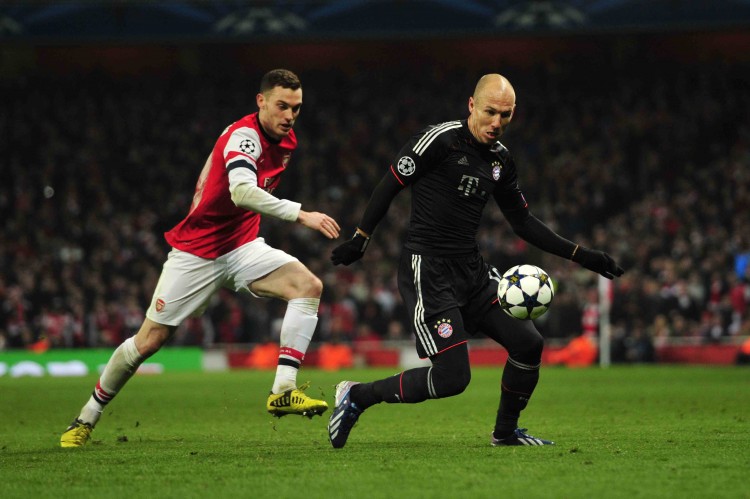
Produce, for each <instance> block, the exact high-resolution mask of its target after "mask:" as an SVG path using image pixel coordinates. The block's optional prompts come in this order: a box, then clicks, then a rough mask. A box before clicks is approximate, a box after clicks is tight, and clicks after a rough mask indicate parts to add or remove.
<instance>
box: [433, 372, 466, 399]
mask: <svg viewBox="0 0 750 499" xmlns="http://www.w3.org/2000/svg"><path fill="white" fill-rule="evenodd" d="M470 382H471V369H470V368H469V366H468V364H467V365H466V366H462V367H461V368H460V369H453V370H451V371H450V372H446V371H444V370H439V369H438V370H437V372H436V370H435V368H434V367H433V370H432V384H433V387H434V389H435V395H437V397H438V398H443V397H452V396H454V395H458V394H460V393H463V391H464V390H466V387H467V386H469V383H470Z"/></svg>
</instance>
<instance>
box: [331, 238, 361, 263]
mask: <svg viewBox="0 0 750 499" xmlns="http://www.w3.org/2000/svg"><path fill="white" fill-rule="evenodd" d="M369 242H370V238H369V237H365V236H363V235H362V234H360V233H359V232H355V233H354V237H352V238H351V239H349V240H348V241H347V242H345V243H343V244H339V245H338V246H336V247H335V248H333V251H331V261H332V262H333V264H334V265H339V264H341V263H343V264H344V265H349V264H350V263H354V262H356V261H357V260H359V259H360V258H362V255H364V254H365V249H367V243H369Z"/></svg>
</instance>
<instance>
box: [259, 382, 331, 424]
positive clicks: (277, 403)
mask: <svg viewBox="0 0 750 499" xmlns="http://www.w3.org/2000/svg"><path fill="white" fill-rule="evenodd" d="M309 386H310V383H309V382H308V383H305V384H304V385H302V386H300V387H298V388H290V389H289V390H286V391H285V392H283V393H276V394H274V393H271V394H270V395H269V396H268V401H267V402H266V408H267V409H268V412H270V413H271V414H273V415H274V416H276V417H277V418H280V417H282V416H286V415H287V414H299V415H300V416H307V417H308V418H310V419H312V417H313V416H315V415H321V414H323V413H324V412H326V410H327V409H328V403H327V402H326V401H325V400H316V399H314V398H310V397H308V396H307V395H305V393H304V390H306V389H307V388H308V387H309Z"/></svg>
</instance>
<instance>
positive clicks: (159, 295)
mask: <svg viewBox="0 0 750 499" xmlns="http://www.w3.org/2000/svg"><path fill="white" fill-rule="evenodd" d="M296 261H298V260H297V259H296V258H295V257H293V256H291V255H289V254H287V253H285V252H283V251H281V250H279V249H276V248H272V247H271V246H269V245H267V244H266V243H265V241H264V240H263V238H262V237H259V238H257V239H255V240H254V241H251V242H249V243H247V244H243V245H242V246H240V247H239V248H237V249H235V250H232V251H230V252H229V253H227V254H226V255H222V256H220V257H219V258H216V259H215V260H210V259H206V258H201V257H199V256H195V255H192V254H190V253H187V252H185V251H180V250H178V249H174V248H173V249H172V251H170V252H169V255H167V261H166V262H164V267H163V268H162V271H161V276H160V277H159V282H158V283H157V284H156V290H155V291H154V296H153V298H152V299H151V305H150V306H149V307H148V310H146V317H148V318H149V319H151V320H152V321H154V322H157V323H159V324H164V325H166V326H179V325H180V324H181V323H182V321H184V320H185V319H187V318H188V317H198V316H200V315H202V314H203V312H205V311H206V307H207V306H208V302H209V300H210V299H211V297H212V296H213V295H214V293H216V291H218V290H219V288H229V289H233V290H235V291H244V292H246V293H250V294H252V293H251V292H250V289H249V287H250V284H251V283H252V282H253V281H257V280H258V279H260V278H262V277H265V276H267V275H268V274H270V273H271V272H273V271H274V270H276V269H278V268H279V267H281V266H282V265H286V264H287V263H290V262H296Z"/></svg>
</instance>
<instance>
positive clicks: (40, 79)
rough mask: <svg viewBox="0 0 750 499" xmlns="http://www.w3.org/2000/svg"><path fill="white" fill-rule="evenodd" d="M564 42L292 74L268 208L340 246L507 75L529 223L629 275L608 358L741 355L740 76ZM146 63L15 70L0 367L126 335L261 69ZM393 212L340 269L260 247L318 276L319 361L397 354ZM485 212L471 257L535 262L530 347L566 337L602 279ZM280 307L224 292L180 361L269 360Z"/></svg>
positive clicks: (717, 66) (744, 210) (198, 56)
mask: <svg viewBox="0 0 750 499" xmlns="http://www.w3.org/2000/svg"><path fill="white" fill-rule="evenodd" d="M688 39H689V36H688V35H685V36H684V37H683V38H682V40H683V43H685V42H686V40H688ZM574 42H575V45H576V46H577V47H578V49H577V51H573V52H570V53H567V54H566V53H560V52H556V51H554V49H552V48H551V49H550V53H551V54H554V56H553V57H537V58H536V59H535V60H534V61H524V60H523V57H522V56H517V57H516V58H515V59H510V60H508V61H507V62H506V61H505V60H501V61H497V62H494V61H491V62H489V63H488V62H487V60H486V59H484V58H483V57H482V56H481V54H479V55H475V57H474V58H471V57H467V58H464V59H463V60H461V61H460V62H459V61H456V60H455V58H454V59H452V60H451V61H449V62H446V63H445V64H441V65H438V64H433V63H434V62H435V61H434V58H436V57H438V56H436V55H433V59H429V58H428V59H424V60H422V61H421V62H419V63H417V62H415V61H416V60H415V59H411V58H405V59H402V60H393V59H391V58H388V57H385V56H383V54H382V48H381V47H378V46H375V47H373V46H371V45H370V46H366V47H364V48H363V49H362V51H360V52H358V54H359V56H358V57H362V53H366V54H369V55H368V57H370V56H371V58H370V59H369V61H370V63H371V64H370V65H369V68H370V69H369V70H365V69H364V68H363V66H362V65H361V60H360V59H358V58H357V57H352V58H350V59H347V60H346V63H345V64H335V65H334V64H331V65H328V66H327V67H326V66H324V65H315V66H316V67H312V66H313V65H310V64H309V63H308V64H307V65H305V63H304V62H302V60H303V59H304V58H305V57H304V56H298V57H299V59H298V60H299V61H300V65H301V66H302V69H301V70H299V71H298V72H299V74H300V76H301V77H302V80H303V84H304V88H305V107H304V110H303V113H302V115H301V118H300V120H299V123H298V126H297V128H296V130H297V134H298V136H299V137H300V139H301V140H300V142H301V147H300V149H299V150H298V152H297V154H296V155H295V157H294V158H293V159H292V167H291V171H290V173H291V175H287V176H286V177H284V179H283V181H282V186H281V188H280V191H279V192H278V193H279V195H280V196H281V197H284V196H285V194H287V195H289V196H290V197H294V198H295V199H299V200H301V201H302V202H303V205H305V204H309V205H310V206H314V207H316V209H320V210H321V211H325V212H327V213H331V214H332V215H334V216H335V217H336V218H337V220H338V221H339V223H340V224H341V226H342V227H343V228H345V230H349V229H351V228H353V227H354V225H355V223H356V221H357V219H358V217H359V214H360V213H361V211H362V209H363V207H364V203H365V202H366V200H367V198H368V196H369V193H370V190H371V189H372V187H373V186H374V185H375V183H376V182H377V180H378V179H379V177H380V176H381V175H382V172H383V171H384V169H385V168H386V167H387V166H388V164H389V163H390V161H391V160H392V159H393V158H392V156H393V154H395V152H396V151H397V148H398V147H399V146H400V145H401V144H402V143H403V142H404V141H405V140H406V138H407V137H408V136H409V135H410V134H412V133H414V132H415V131H417V130H418V129H419V128H421V127H422V126H423V125H424V124H426V123H435V122H440V121H444V120H445V119H453V118H455V117H456V116H463V115H464V114H465V103H466V99H467V97H468V96H467V95H465V94H466V89H468V88H471V86H472V85H473V82H474V81H475V80H476V78H477V75H479V74H482V72H486V71H490V70H491V71H496V70H500V71H502V72H504V73H505V74H506V75H507V76H508V77H509V78H510V79H511V81H512V82H513V83H514V86H515V87H516V89H517V92H518V96H519V102H518V106H519V107H518V114H517V115H516V117H515V118H514V120H515V121H514V124H513V125H512V127H511V130H510V131H509V133H508V135H507V136H506V137H505V139H504V140H503V142H504V143H505V144H506V145H508V147H509V148H510V150H511V151H512V152H513V153H514V155H515V157H516V161H517V163H518V164H519V165H520V168H521V170H522V187H523V188H524V191H525V192H526V194H527V199H529V201H530V204H531V208H532V210H533V211H534V212H535V213H536V214H537V215H538V216H539V218H541V219H542V220H545V221H547V222H548V223H550V225H552V226H553V227H555V228H556V229H557V230H558V231H559V232H560V233H562V234H565V235H566V236H568V237H570V238H571V239H576V240H580V241H583V242H584V243H586V242H590V244H591V245H593V246H595V247H602V248H609V249H610V252H611V253H612V254H613V256H615V257H616V258H617V259H618V261H620V262H621V263H622V264H623V266H624V267H626V269H627V273H626V274H625V276H624V277H623V278H621V279H620V280H618V281H616V283H615V285H614V289H613V300H614V301H613V308H612V321H613V350H612V354H613V360H614V361H619V362H626V361H635V362H637V361H649V360H653V359H654V355H653V351H652V352H651V354H649V347H650V348H651V349H652V350H653V348H654V347H655V348H657V349H658V348H660V347H663V346H669V345H675V344H679V343H680V342H684V343H686V344H691V345H701V344H710V345H714V346H717V345H722V344H726V343H727V342H730V343H732V341H733V340H737V342H736V343H737V344H739V339H740V338H742V337H747V336H749V335H750V312H748V303H750V265H748V258H749V255H750V127H749V126H748V123H747V119H746V117H747V116H749V115H750V92H748V88H747V78H746V75H747V74H750V67H749V64H748V62H747V61H742V60H736V59H726V58H724V57H709V56H708V55H710V54H708V55H706V54H705V52H704V56H703V57H696V58H694V59H693V60H691V61H689V63H686V62H685V60H684V57H685V55H684V54H685V52H686V51H688V50H687V49H683V50H681V51H679V52H675V53H674V54H668V55H667V56H665V55H664V53H663V52H662V53H661V54H658V53H656V51H654V50H653V49H654V47H658V46H659V43H658V41H649V42H642V43H635V42H633V43H629V42H628V41H627V40H626V41H623V39H622V38H621V37H607V38H604V39H589V40H585V41H581V40H575V41H574ZM519 43H521V44H524V43H526V41H523V40H522V41H521V42H519ZM548 45H549V46H550V47H552V45H553V42H551V41H550V42H548ZM678 45H679V44H676V45H675V46H678ZM421 46H422V45H421V44H420V42H414V47H413V48H414V50H415V51H418V50H420V47H421ZM593 47H597V48H596V49H594V48H593ZM65 50H70V51H71V54H73V55H74V57H73V58H72V60H73V61H74V62H73V63H72V65H71V66H70V67H69V68H68V69H66V70H64V71H63V70H61V69H60V68H61V63H59V62H56V60H55V56H54V54H59V53H60V51H65ZM148 50H149V46H146V47H145V48H144V47H140V48H139V47H125V48H122V47H113V48H112V49H111V50H110V51H109V52H103V53H99V55H98V56H93V55H92V51H93V49H88V50H86V49H84V50H82V51H81V52H76V51H75V50H74V49H67V48H60V47H53V48H50V49H48V50H46V51H44V50H43V51H39V52H36V53H35V57H37V59H36V62H35V63H34V64H26V63H22V62H18V59H15V60H14V61H15V62H13V61H11V62H12V63H11V65H10V67H11V69H12V71H10V72H6V73H5V76H4V77H3V78H2V79H0V93H2V95H3V111H2V113H1V114H0V136H2V137H3V140H2V142H0V157H2V158H3V160H2V168H0V218H2V220H3V224H4V228H3V231H2V232H1V233H0V349H21V348H36V349H40V348H41V349H44V348H49V347H66V348H69V347H70V348H72V347H87V346H113V345H117V344H119V342H121V341H122V339H124V337H126V336H127V335H130V334H132V333H133V332H134V330H135V329H136V328H137V327H138V325H139V324H140V322H141V320H142V314H143V310H144V308H145V306H146V305H147V304H148V302H149V301H150V298H151V292H152V290H153V288H154V285H155V279H156V278H157V277H158V272H159V269H160V266H161V264H162V262H163V259H164V257H165V255H166V252H167V247H166V243H165V242H164V240H163V237H162V233H163V232H164V231H165V230H167V229H168V228H170V227H171V226H172V225H173V224H174V223H175V222H176V221H178V220H179V219H180V218H181V217H182V216H183V215H184V212H185V210H186V209H187V207H188V206H189V204H190V199H191V195H192V191H193V185H194V182H195V180H196V177H197V174H198V171H199V170H200V167H201V166H202V164H203V160H204V156H205V154H206V153H207V151H208V150H210V147H211V146H212V144H213V141H214V140H215V139H216V137H217V136H218V133H219V132H220V131H221V130H222V129H223V128H224V127H225V126H226V125H227V124H229V123H230V122H232V121H233V120H235V119H237V118H238V117H240V116H241V115H243V114H247V113H249V112H252V111H253V110H254V109H255V106H254V95H255V92H256V89H254V88H249V87H248V86H247V85H248V82H254V81H257V79H258V74H257V73H258V72H259V71H260V65H261V63H259V62H257V61H256V62H254V63H253V64H251V65H248V66H247V67H245V68H242V69H238V68H237V64H236V62H237V59H242V58H243V57H249V56H248V55H247V52H246V51H245V50H244V49H234V48H233V49H231V51H232V52H233V54H234V56H233V57H230V58H228V59H227V61H224V62H223V63H222V64H219V63H217V64H216V65H210V64H208V63H207V61H209V60H210V59H211V57H212V54H214V53H215V52H216V51H220V50H224V47H218V48H217V47H214V48H212V49H210V50H209V51H201V50H199V49H197V48H196V49H194V50H192V49H191V50H186V51H178V53H179V54H182V55H185V54H187V55H193V56H195V57H194V58H190V57H186V58H183V59H182V60H181V62H179V63H175V62H174V61H171V62H170V63H169V64H167V65H166V66H167V67H166V68H165V67H159V61H158V57H159V56H158V54H163V53H170V52H169V51H167V52H160V50H161V49H159V48H156V47H154V51H153V52H154V53H152V54H151V55H150V56H147V57H145V58H144V59H145V60H138V61H137V62H130V63H128V62H127V61H128V60H130V59H129V57H128V54H131V55H132V54H143V53H144V52H145V51H148ZM227 50H229V49H227ZM284 50H285V53H292V52H294V50H293V48H292V47H286V48H285V49H284ZM467 50H471V49H467ZM367 51H369V53H368V52H367ZM355 52H356V51H355ZM488 52H490V51H489V50H488ZM582 53H583V54H584V55H585V57H581V54H582ZM76 54H78V55H80V56H81V58H80V59H78V64H76V62H75V61H76V60H77V58H76V57H75V55H76ZM107 54H108V55H110V56H112V60H109V61H105V62H104V63H103V64H102V67H99V68H97V67H96V64H95V63H94V61H96V60H97V57H101V56H102V55H105V56H106V55H107ZM154 54H156V55H154ZM453 55H455V54H453ZM8 57H10V56H8ZM330 57H334V56H333V55H331V56H330ZM87 58H88V60H89V62H88V63H86V62H80V61H86V60H87ZM102 59H103V60H104V59H107V57H102ZM133 59H136V58H133ZM7 60H8V59H7V57H6V59H5V61H6V62H7ZM45 61H46V62H45ZM113 61H120V62H122V61H126V62H125V63H124V64H123V65H122V67H119V68H117V67H115V64H114V62H113ZM196 61H197V63H196ZM232 61H234V64H233V62H232ZM337 62H340V61H337ZM263 64H271V65H274V66H277V65H287V64H286V61H283V62H282V61H279V60H273V61H265V62H264V63H263ZM323 67H326V69H322V68H323ZM373 67H374V68H375V69H374V70H373V69H371V68H373ZM70 68H72V69H70ZM592 68H602V69H600V70H597V71H593V70H592ZM292 193H293V194H292ZM408 209H409V208H408V195H406V194H402V195H401V196H400V197H399V199H397V201H396V203H394V205H393V206H392V208H391V212H390V213H389V216H388V217H387V220H385V221H384V223H383V224H381V227H379V230H378V233H377V234H376V235H375V237H374V240H373V244H372V245H371V247H370V249H369V251H368V253H367V254H366V256H365V258H364V260H363V262H362V264H361V265H355V266H352V267H350V268H339V267H332V266H331V265H330V263H329V261H328V255H329V252H330V249H331V248H332V243H329V242H327V241H324V240H322V238H319V237H317V236H316V235H315V234H313V233H312V232H311V231H306V230H304V229H302V228H299V229H296V228H292V227H290V226H289V225H287V224H283V223H275V222H274V221H272V220H266V221H264V224H263V229H262V230H263V235H264V237H266V239H267V240H269V241H272V244H274V245H275V246H277V247H280V248H286V249H289V250H290V252H291V253H292V254H295V255H297V256H298V257H299V258H300V259H301V260H302V261H304V262H305V263H306V264H307V265H308V266H309V267H310V268H311V270H313V272H315V273H316V274H317V275H320V276H322V278H323V279H324V282H325V285H326V289H325V295H324V297H323V300H322V305H321V321H320V325H319V331H318V333H317V334H316V337H315V338H314V340H315V341H316V342H332V343H336V344H339V343H343V344H349V345H352V346H353V347H354V349H355V350H358V349H361V348H362V345H363V344H365V343H366V341H367V340H366V339H367V338H369V339H370V341H377V340H402V339H408V337H409V336H408V334H407V333H406V332H405V331H408V328H407V327H406V326H405V324H403V319H404V317H405V316H406V315H405V314H404V312H403V310H402V308H401V307H402V305H401V303H400V298H399V296H398V291H397V289H396V285H395V281H394V277H395V265H396V256H397V254H398V247H399V244H400V239H401V235H402V234H403V230H404V228H405V227H404V224H405V221H406V219H407V217H406V214H407V213H408ZM489 211H490V212H491V215H490V216H489V217H488V218H487V220H485V223H484V227H483V230H482V234H481V241H480V244H481V246H482V249H483V252H484V254H485V256H486V257H487V258H488V260H489V261H491V262H493V263H494V264H495V265H496V266H497V267H498V268H507V267H510V266H512V265H515V264H517V263H521V262H525V261H534V262H538V263H539V265H540V266H542V267H543V268H545V269H546V270H547V271H548V272H549V273H550V275H552V276H553V278H554V279H555V281H556V284H557V286H558V288H559V291H558V294H557V296H556V298H555V303H554V304H553V307H552V309H551V310H550V312H549V313H548V314H547V315H546V316H544V317H543V318H542V320H540V321H539V326H540V329H542V331H543V332H544V334H545V336H546V337H547V338H548V339H550V340H555V339H560V340H563V339H568V338H572V337H575V336H578V335H579V334H581V333H582V331H583V328H584V322H583V317H584V314H585V311H586V309H587V306H588V307H590V306H591V305H592V303H591V301H592V300H595V296H596V294H595V293H591V292H590V290H592V289H595V286H596V281H595V279H594V277H595V276H594V275H592V274H591V273H589V272H586V271H583V270H581V269H580V268H579V267H578V266H577V265H574V264H572V263H569V262H566V261H563V260H560V259H558V258H556V257H552V256H548V255H543V254H540V253H539V252H538V251H536V250H535V249H533V248H530V247H527V246H526V245H525V244H523V242H522V241H520V240H519V239H517V238H516V237H515V236H514V235H513V234H512V232H511V231H510V228H509V226H508V225H507V223H505V222H504V221H503V220H502V217H501V215H500V214H499V211H497V210H489ZM277 305H278V304H272V303H270V302H265V301H258V300H254V299H249V298H248V299H243V298H238V297H237V296H233V295H231V294H229V293H226V294H220V295H219V296H218V297H217V298H216V300H215V302H214V303H212V304H211V306H210V307H209V310H208V311H207V313H206V316H205V317H204V318H203V319H195V320H190V321H188V322H187V323H185V324H184V325H183V326H182V327H181V328H180V330H179V331H178V334H177V335H176V338H175V340H174V342H175V344H182V345H205V346H208V345H214V344H227V343H229V344H231V343H242V344H245V343H254V344H255V343H258V344H262V343H265V342H266V341H267V340H269V339H273V338H274V335H276V334H278V328H279V323H280V318H281V314H282V312H283V310H282V309H281V308H280V307H279V306H277ZM363 338H364V339H363ZM365 349H366V348H365ZM657 360H658V356H657ZM665 360H668V359H665ZM348 362H349V361H348V360H347V363H348Z"/></svg>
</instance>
